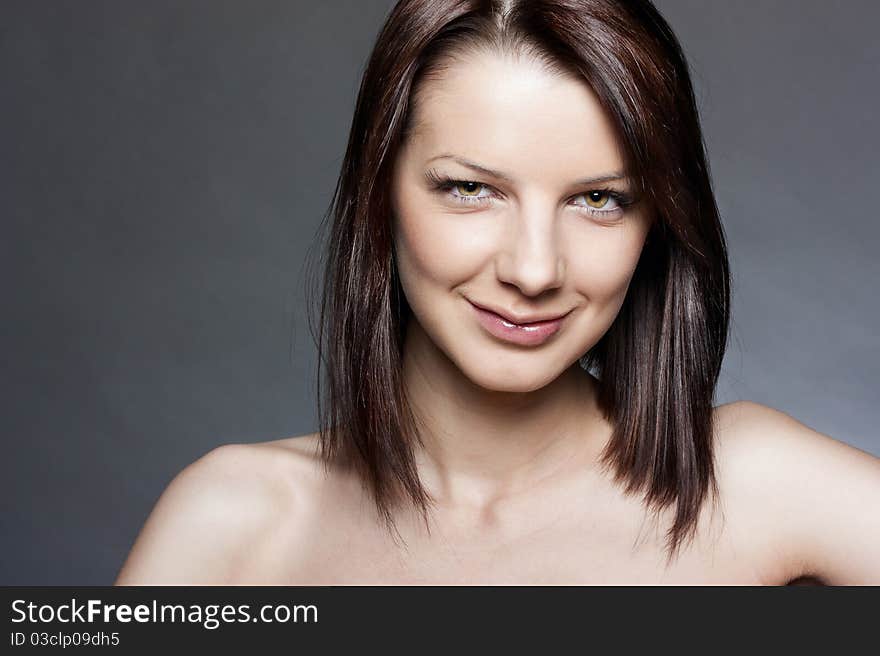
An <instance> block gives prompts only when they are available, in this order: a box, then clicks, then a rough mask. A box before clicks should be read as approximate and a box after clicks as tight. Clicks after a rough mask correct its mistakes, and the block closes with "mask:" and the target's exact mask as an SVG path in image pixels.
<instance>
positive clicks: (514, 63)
mask: <svg viewBox="0 0 880 656" xmlns="http://www.w3.org/2000/svg"><path fill="white" fill-rule="evenodd" d="M416 101H417V102H416V116H415V120H416V131H415V132H414V134H413V135H412V138H411V144H410V146H411V147H412V149H413V150H414V151H415V153H416V155H417V156H423V157H424V158H430V157H431V156H432V155H436V154H439V153H441V152H454V153H455V154H457V155H460V156H463V157H465V158H468V159H472V160H476V161H479V162H480V163H481V164H484V165H486V166H489V167H491V168H497V169H501V170H503V171H507V172H510V173H511V174H512V175H514V177H517V178H519V177H523V178H524V180H525V179H528V180H533V179H534V180H538V179H543V178H547V179H548V180H549V179H550V178H552V177H553V176H563V177H571V176H575V177H582V176H583V175H584V174H589V173H600V172H601V173H605V172H609V171H617V170H620V169H621V167H622V164H623V153H622V151H621V148H620V145H619V140H618V139H617V135H616V132H615V129H614V126H613V124H612V123H611V121H610V119H609V118H608V116H607V114H606V113H605V111H604V110H603V108H602V107H601V105H600V103H599V100H598V98H597V97H596V95H595V93H594V92H593V90H592V89H591V88H590V86H589V85H588V84H587V83H586V82H585V81H584V80H582V79H580V78H575V77H573V76H571V75H565V76H562V75H559V74H555V73H551V72H548V71H547V70H546V69H544V68H542V66H541V65H540V64H539V63H537V62H536V61H534V60H533V59H529V58H518V59H514V58H512V57H511V56H507V55H500V54H495V53H485V52H480V53H472V54H470V55H467V56H466V57H462V58H458V59H456V60H454V61H452V62H451V63H450V64H449V66H448V68H447V69H446V70H444V71H443V73H442V75H441V76H440V77H438V78H436V79H434V78H432V79H428V80H426V81H425V82H424V83H423V84H422V86H421V87H420V89H419V91H418V96H417V99H416Z"/></svg>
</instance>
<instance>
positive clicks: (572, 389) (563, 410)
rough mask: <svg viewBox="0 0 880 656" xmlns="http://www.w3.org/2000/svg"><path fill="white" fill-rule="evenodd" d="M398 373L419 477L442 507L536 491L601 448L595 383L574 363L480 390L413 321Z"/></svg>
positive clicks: (592, 457)
mask: <svg viewBox="0 0 880 656" xmlns="http://www.w3.org/2000/svg"><path fill="white" fill-rule="evenodd" d="M403 376H404V385H405V388H406V394H407V397H408V399H409V402H410V404H411V406H412V408H413V410H414V414H415V416H416V418H417V421H418V424H419V435H420V438H421V442H422V443H421V445H416V447H415V448H416V461H417V464H418V468H419V475H420V477H421V479H422V482H423V484H424V485H425V487H426V489H427V490H428V492H429V494H431V496H432V497H434V499H435V500H436V501H437V502H438V503H440V504H442V505H451V506H458V505H465V506H477V507H479V506H483V507H485V506H489V505H491V504H492V503H494V502H496V501H498V500H501V499H503V498H506V497H511V496H513V495H516V494H518V493H521V492H524V491H528V490H534V489H536V486H539V485H541V483H542V482H543V481H549V480H551V479H553V478H556V477H559V476H563V475H565V474H568V473H574V472H576V471H578V470H579V469H582V468H583V467H584V466H585V465H587V466H588V464H589V463H593V462H595V460H596V456H597V453H598V451H599V449H600V448H601V446H602V441H601V439H600V436H601V435H604V434H605V430H604V429H605V428H606V423H605V421H604V419H603V418H602V417H601V413H600V412H599V410H598V407H597V404H596V395H597V384H598V383H597V381H596V379H595V378H593V377H592V376H591V375H590V374H589V373H588V372H586V371H584V370H583V369H582V368H581V367H580V365H579V364H578V363H574V364H573V365H572V366H571V367H569V368H568V369H567V370H565V371H564V372H563V373H562V374H560V375H559V376H558V377H557V378H556V379H555V380H553V381H552V382H550V383H549V384H547V385H545V386H543V387H541V388H540V389H537V390H534V391H530V392H506V391H493V390H489V389H485V388H483V387H480V386H479V385H476V384H475V383H473V382H472V381H471V380H470V379H468V378H467V377H466V376H465V375H464V374H463V373H462V372H461V370H460V369H459V368H458V367H457V366H456V365H455V363H453V362H452V361H450V360H449V358H448V357H447V356H446V354H445V353H443V352H442V351H441V350H439V349H438V348H437V347H436V345H435V344H434V343H433V342H432V341H431V340H430V338H429V337H428V336H427V335H426V334H425V333H424V331H423V330H422V328H421V326H419V325H418V323H417V322H415V321H413V322H411V324H410V326H409V330H408V331H407V335H406V340H405V346H404V358H403Z"/></svg>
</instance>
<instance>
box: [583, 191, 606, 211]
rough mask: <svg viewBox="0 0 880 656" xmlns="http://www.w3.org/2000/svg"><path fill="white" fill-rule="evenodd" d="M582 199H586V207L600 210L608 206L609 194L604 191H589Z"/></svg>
mask: <svg viewBox="0 0 880 656" xmlns="http://www.w3.org/2000/svg"><path fill="white" fill-rule="evenodd" d="M584 198H586V199H587V205H589V206H590V207H593V208H595V209H597V210H600V209H602V208H604V207H605V206H606V205H607V204H608V201H609V199H611V194H609V193H607V192H605V191H590V192H587V193H586V194H584Z"/></svg>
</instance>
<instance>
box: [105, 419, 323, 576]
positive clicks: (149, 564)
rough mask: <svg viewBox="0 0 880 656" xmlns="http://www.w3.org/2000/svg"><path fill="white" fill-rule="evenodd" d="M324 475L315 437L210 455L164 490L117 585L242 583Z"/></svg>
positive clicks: (229, 447)
mask: <svg viewBox="0 0 880 656" xmlns="http://www.w3.org/2000/svg"><path fill="white" fill-rule="evenodd" d="M321 471H322V466H321V463H320V459H319V457H318V451H317V435H316V434H312V435H305V436H301V437H296V438H286V439H282V440H274V441H270V442H261V443H256V444H226V445H223V446H220V447H217V448H215V449H213V450H211V451H210V452H208V453H207V454H205V455H204V456H202V457H201V458H199V459H198V460H196V461H195V462H193V463H192V464H190V465H188V466H187V467H185V468H184V469H183V470H182V471H181V472H180V473H179V474H178V475H177V476H176V477H175V478H174V480H172V481H171V483H170V484H169V485H168V487H167V488H166V489H165V491H164V492H163V493H162V495H161V496H160V498H159V500H158V501H157V503H156V505H155V507H154V508H153V511H152V512H151V514H150V516H149V517H148V519H147V521H146V523H145V524H144V526H143V528H142V529H141V531H140V534H139V535H138V537H137V539H136V541H135V544H134V546H133V547H132V549H131V552H130V553H129V555H128V558H127V560H126V562H125V564H124V565H123V567H122V569H121V571H120V573H119V575H118V577H117V580H116V584H117V585H133V584H134V585H136V584H145V585H151V584H171V585H175V584H200V583H206V584H211V583H224V582H232V581H234V580H236V577H237V574H238V571H239V569H240V567H241V565H242V559H243V558H245V557H246V556H247V554H248V553H249V552H251V551H252V550H253V549H254V548H255V547H257V546H258V545H259V544H260V542H261V541H262V540H263V539H264V537H265V535H267V534H268V533H271V532H272V531H273V530H275V528H276V527H277V526H278V523H279V520H281V519H282V518H283V519H284V520H285V521H291V519H292V518H295V517H296V514H297V512H298V509H299V508H300V507H301V506H302V504H303V503H305V502H307V500H308V496H309V494H310V493H311V490H312V489H313V488H314V487H315V486H316V485H317V484H318V483H319V479H320V477H321Z"/></svg>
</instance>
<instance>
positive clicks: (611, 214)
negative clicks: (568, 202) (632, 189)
mask: <svg viewBox="0 0 880 656" xmlns="http://www.w3.org/2000/svg"><path fill="white" fill-rule="evenodd" d="M580 198H583V199H584V200H585V201H586V203H585V204H584V203H578V202H575V203H573V205H574V207H575V208H576V209H577V211H579V212H583V213H584V214H587V215H588V216H591V217H596V218H601V219H606V220H617V219H619V218H621V217H622V215H623V211H624V209H625V208H626V207H627V206H628V205H632V203H633V199H632V198H631V197H630V196H629V195H628V194H626V193H624V192H621V191H615V190H613V189H591V190H590V191H587V192H585V193H583V194H578V195H577V196H575V200H578V199H580Z"/></svg>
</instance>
